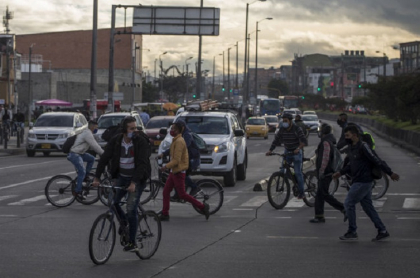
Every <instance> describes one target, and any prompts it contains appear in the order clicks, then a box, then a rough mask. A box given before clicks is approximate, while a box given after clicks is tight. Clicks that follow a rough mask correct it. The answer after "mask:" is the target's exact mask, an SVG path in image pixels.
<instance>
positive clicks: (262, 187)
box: [253, 155, 316, 191]
mask: <svg viewBox="0 0 420 278" xmlns="http://www.w3.org/2000/svg"><path fill="white" fill-rule="evenodd" d="M315 158H316V156H315V155H314V156H313V157H311V158H310V160H309V161H305V162H303V170H306V169H309V168H311V167H312V166H313V165H315ZM269 179H270V177H267V178H265V179H262V180H260V181H259V182H257V183H256V184H255V185H254V189H253V191H266V190H267V184H268V180H269Z"/></svg>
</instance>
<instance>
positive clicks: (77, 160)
mask: <svg viewBox="0 0 420 278" xmlns="http://www.w3.org/2000/svg"><path fill="white" fill-rule="evenodd" d="M67 159H68V160H69V161H70V162H71V163H73V165H74V167H75V168H76V172H77V185H76V192H82V183H83V179H84V178H85V175H86V173H90V171H91V170H92V167H93V163H94V162H95V157H93V155H90V154H88V153H84V154H77V153H69V154H68V155H67ZM83 162H87V164H86V170H85V167H84V165H83Z"/></svg>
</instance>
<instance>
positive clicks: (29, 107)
mask: <svg viewBox="0 0 420 278" xmlns="http://www.w3.org/2000/svg"><path fill="white" fill-rule="evenodd" d="M33 46H34V43H33V44H31V46H30V47H29V76H28V78H29V105H28V123H30V122H31V109H32V80H31V72H32V60H31V59H32V47H33Z"/></svg>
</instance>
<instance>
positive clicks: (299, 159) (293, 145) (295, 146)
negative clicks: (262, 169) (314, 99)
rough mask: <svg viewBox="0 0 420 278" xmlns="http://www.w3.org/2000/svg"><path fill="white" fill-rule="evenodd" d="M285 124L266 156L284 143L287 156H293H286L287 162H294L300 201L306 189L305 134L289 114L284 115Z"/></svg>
mask: <svg viewBox="0 0 420 278" xmlns="http://www.w3.org/2000/svg"><path fill="white" fill-rule="evenodd" d="M282 119H283V122H281V127H280V129H279V131H278V132H277V133H276V136H275V137H274V141H273V143H272V144H271V147H270V150H269V151H268V152H267V153H266V155H267V156H268V155H270V154H271V153H272V152H273V150H274V149H275V148H276V146H280V145H281V144H282V143H283V144H284V147H285V154H293V155H288V156H286V158H285V159H286V160H287V162H289V163H291V162H293V167H294V169H295V176H296V180H297V182H298V188H299V191H300V194H299V196H298V199H303V197H304V188H303V174H302V166H303V164H302V163H303V152H302V150H303V147H304V146H305V145H306V144H307V140H306V137H305V134H304V133H303V131H302V129H301V128H300V127H298V126H297V125H295V124H294V123H293V116H292V115H291V114H289V113H284V114H283V115H282Z"/></svg>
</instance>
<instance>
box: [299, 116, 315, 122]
mask: <svg viewBox="0 0 420 278" xmlns="http://www.w3.org/2000/svg"><path fill="white" fill-rule="evenodd" d="M302 121H306V122H316V121H318V117H317V116H312V115H308V116H306V115H303V116H302Z"/></svg>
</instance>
